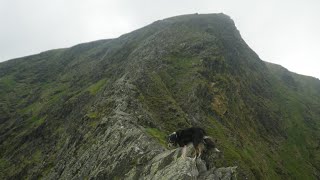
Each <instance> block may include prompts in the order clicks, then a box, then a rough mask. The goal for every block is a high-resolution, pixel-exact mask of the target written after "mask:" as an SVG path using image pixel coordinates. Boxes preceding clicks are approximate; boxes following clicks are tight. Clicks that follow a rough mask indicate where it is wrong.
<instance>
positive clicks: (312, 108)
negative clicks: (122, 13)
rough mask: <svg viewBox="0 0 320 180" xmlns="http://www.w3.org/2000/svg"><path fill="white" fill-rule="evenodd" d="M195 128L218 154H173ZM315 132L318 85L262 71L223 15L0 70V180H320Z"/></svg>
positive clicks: (165, 23)
mask: <svg viewBox="0 0 320 180" xmlns="http://www.w3.org/2000/svg"><path fill="white" fill-rule="evenodd" d="M191 126H198V127H202V128H204V129H205V130H206V132H207V133H208V135H210V136H212V137H214V138H215V139H217V140H218V142H217V146H218V147H219V149H220V150H221V151H222V152H223V153H221V154H217V153H214V152H211V151H207V152H206V153H205V154H204V155H203V157H202V159H203V160H199V161H196V162H193V161H191V160H190V159H187V160H182V159H181V158H179V156H180V154H179V153H180V149H176V150H175V149H168V147H167V144H166V136H167V135H168V134H170V133H171V132H173V131H176V130H178V129H182V128H186V127H191ZM319 130H320V81H319V80H318V79H316V78H312V77H307V76H302V75H298V74H295V73H292V72H289V71H288V70H287V69H285V68H283V67H281V66H279V65H275V64H271V63H266V62H264V61H262V60H261V59H260V58H259V56H258V55H257V54H256V53H255V52H254V51H253V50H252V49H250V47H249V46H248V45H247V44H246V43H245V41H244V40H243V39H242V38H241V35H240V33H239V31H238V30H237V28H236V27H235V24H234V22H233V21H232V20H231V18H230V17H229V16H227V15H224V14H192V15H182V16H177V17H172V18H168V19H164V20H159V21H156V22H154V23H152V24H150V25H148V26H146V27H143V28H141V29H138V30H136V31H133V32H131V33H128V34H125V35H122V36H121V37H119V38H116V39H107V40H99V41H94V42H90V43H84V44H79V45H76V46H74V47H71V48H66V49H57V50H51V51H47V52H43V53H40V54H37V55H33V56H28V57H23V58H18V59H13V60H9V61H7V62H3V63H0V144H1V145H0V178H1V179H21V178H27V179H38V178H44V179H79V178H83V179H139V178H145V179H161V178H162V179H168V178H173V179H188V178H194V177H196V178H198V179H219V178H223V177H227V178H236V177H237V178H238V179H245V178H249V179H254V178H255V179H317V178H320V131H319ZM193 163H196V164H193ZM236 166H237V168H236V171H235V168H234V167H236ZM194 167H195V168H196V172H194V171H191V169H192V168H194ZM190 168H191V169H190Z"/></svg>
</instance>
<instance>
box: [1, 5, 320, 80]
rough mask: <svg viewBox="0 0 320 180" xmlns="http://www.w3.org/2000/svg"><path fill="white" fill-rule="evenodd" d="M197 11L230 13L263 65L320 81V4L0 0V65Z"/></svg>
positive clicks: (112, 35)
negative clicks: (1, 62)
mask: <svg viewBox="0 0 320 180" xmlns="http://www.w3.org/2000/svg"><path fill="white" fill-rule="evenodd" d="M196 12H197V13H220V12H223V13H225V14H228V15H229V16H231V18H232V19H233V20H234V21H235V23H236V26H237V28H238V29H239V30H240V33H241V35H242V37H243V38H244V40H245V41H246V42H247V43H248V44H249V46H250V47H251V48H252V49H253V50H254V51H255V52H256V53H257V54H258V55H259V56H260V58H261V59H262V60H265V61H269V62H274V63H277V64H280V65H282V66H284V67H286V68H287V69H289V70H291V71H293V72H297V73H299V74H305V75H310V76H314V77H317V78H320V46H319V43H320V0H264V1H262V0H241V1H240V0H0V61H5V60H8V59H12V58H16V57H21V56H26V55H31V54H35V53H39V52H42V51H45V50H49V49H54V48H63V47H69V46H73V45H76V44H79V43H82V42H88V41H93V40H98V39H107V38H115V37H118V36H120V35H121V34H124V33H128V32H130V31H133V30H135V29H137V28H140V27H143V26H145V25H148V24H150V23H152V22H153V21H156V20H159V19H164V18H167V17H171V16H176V15H181V14H193V13H196Z"/></svg>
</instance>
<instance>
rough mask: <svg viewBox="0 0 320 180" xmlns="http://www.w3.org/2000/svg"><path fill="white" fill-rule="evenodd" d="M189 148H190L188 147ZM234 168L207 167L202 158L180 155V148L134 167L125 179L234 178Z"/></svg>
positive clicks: (213, 179) (212, 179)
mask: <svg viewBox="0 0 320 180" xmlns="http://www.w3.org/2000/svg"><path fill="white" fill-rule="evenodd" d="M189 149H190V148H189ZM236 168H237V167H227V168H215V167H214V168H211V169H207V167H206V163H205V161H204V160H202V159H199V158H198V159H193V158H190V157H186V158H183V157H181V148H178V149H175V150H168V151H165V152H163V153H161V154H159V155H157V156H156V157H154V158H153V159H152V160H151V161H150V162H149V163H148V164H147V165H146V166H144V167H143V168H139V167H135V168H133V169H132V170H131V171H130V172H129V173H127V179H163V180H165V179H211V180H215V179H225V180H227V179H236Z"/></svg>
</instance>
